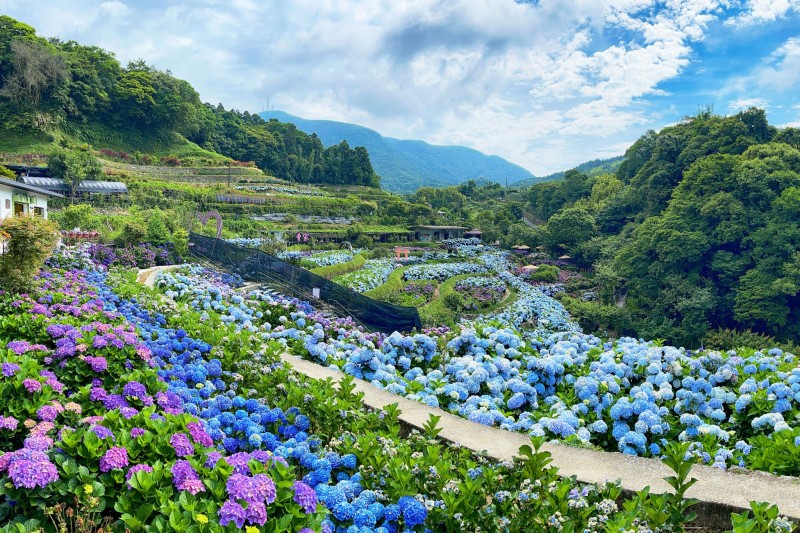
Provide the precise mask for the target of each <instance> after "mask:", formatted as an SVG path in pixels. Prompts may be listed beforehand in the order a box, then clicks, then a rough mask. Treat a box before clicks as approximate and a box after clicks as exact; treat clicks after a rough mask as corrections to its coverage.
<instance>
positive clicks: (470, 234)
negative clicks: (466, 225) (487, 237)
mask: <svg viewBox="0 0 800 533" xmlns="http://www.w3.org/2000/svg"><path fill="white" fill-rule="evenodd" d="M464 238H466V239H478V240H482V239H483V232H482V231H481V230H479V229H471V230H469V231H467V232H466V233H464Z"/></svg>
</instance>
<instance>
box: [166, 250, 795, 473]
mask: <svg viewBox="0 0 800 533" xmlns="http://www.w3.org/2000/svg"><path fill="white" fill-rule="evenodd" d="M481 259H482V261H483V264H482V265H479V266H481V267H482V268H483V269H484V270H487V269H491V270H493V271H494V272H496V273H498V277H499V278H501V279H502V280H503V281H504V282H505V283H506V284H508V285H510V286H512V287H515V288H516V289H517V290H519V291H520V296H519V298H518V300H517V301H515V302H514V303H513V304H511V305H510V306H508V307H506V308H504V309H502V310H501V311H500V312H498V313H496V314H492V315H488V316H481V317H479V318H477V319H475V320H473V321H470V322H465V323H462V327H461V328H460V329H459V330H457V331H454V332H448V333H446V334H444V335H437V334H431V335H425V334H414V335H401V334H399V333H395V334H392V335H389V336H384V335H380V334H376V333H371V334H365V333H363V332H361V331H359V330H358V329H356V328H344V327H338V326H337V325H330V323H329V321H328V320H326V319H322V318H321V317H319V316H317V315H315V314H314V313H313V312H312V313H310V314H309V313H308V312H307V311H308V310H305V311H298V314H297V315H296V316H295V317H294V318H293V317H286V318H285V319H283V322H282V324H281V325H280V326H279V327H277V328H273V327H271V326H270V327H268V328H265V327H263V326H259V325H258V321H257V320H255V321H254V319H253V318H252V317H253V316H254V315H253V314H252V313H253V309H255V308H256V306H255V305H254V304H253V303H251V302H249V301H247V300H246V299H242V297H241V296H238V295H237V296H234V298H235V299H236V301H237V302H238V303H237V304H236V305H237V306H238V307H237V308H236V309H234V311H233V312H230V313H228V314H225V313H226V311H224V310H223V314H222V316H221V320H223V321H228V322H231V323H239V324H241V325H242V327H247V328H251V329H252V330H253V331H262V333H261V335H262V337H263V338H264V339H265V340H266V339H271V340H278V341H279V342H282V343H284V344H285V345H286V347H287V350H289V351H290V352H292V353H296V354H299V355H302V356H304V357H306V358H309V359H311V360H314V361H316V362H318V363H321V364H324V365H327V366H332V367H336V368H338V369H341V370H343V371H344V372H346V373H348V374H351V375H353V376H356V377H359V378H363V379H366V380H368V381H371V382H372V383H373V384H375V385H376V386H378V387H381V388H384V389H386V390H387V391H390V392H392V393H395V394H399V395H402V396H405V397H407V398H410V399H413V400H417V401H420V402H423V403H426V404H428V405H431V406H436V407H442V408H444V409H446V410H448V411H450V412H452V413H455V414H458V415H460V416H463V417H465V418H468V419H470V420H473V421H476V422H479V423H482V424H486V425H494V426H499V427H502V428H505V429H509V430H514V431H523V432H526V433H529V434H531V435H532V436H543V437H546V438H548V439H562V440H565V441H567V442H572V443H576V444H581V445H592V446H598V447H601V448H603V449H606V450H613V451H622V452H624V453H628V454H632V455H641V456H659V455H661V453H662V450H663V449H664V447H665V445H667V444H668V443H670V442H690V443H691V447H690V450H691V453H693V454H695V455H697V457H698V458H699V459H700V460H701V461H702V462H703V463H706V464H710V465H714V466H717V467H720V468H727V467H730V466H742V467H748V468H754V469H760V470H768V471H772V472H776V473H781V474H788V475H798V474H799V473H800V449H799V448H798V447H797V444H798V443H800V424H798V413H799V412H800V411H799V410H798V406H799V404H800V368H798V364H797V361H796V359H795V356H794V355H792V354H784V353H782V352H781V351H780V350H777V349H776V350H771V351H769V352H756V351H752V350H750V351H748V350H742V351H740V352H738V353H737V352H727V353H718V352H697V353H693V352H690V351H687V350H683V349H679V348H675V347H664V346H658V345H657V344H656V343H653V342H645V341H642V340H637V339H631V338H623V339H620V340H618V341H616V342H613V343H612V342H604V341H603V340H601V339H599V338H597V337H594V336H591V335H585V334H583V333H581V332H580V330H579V328H578V326H577V325H576V324H574V323H573V322H571V320H570V318H569V316H568V315H567V313H566V311H565V310H564V308H563V307H562V306H561V304H559V303H558V302H557V301H555V300H553V299H552V298H550V297H549V296H547V295H546V293H545V292H543V291H542V290H540V289H538V288H535V287H531V286H530V285H528V284H527V283H525V282H524V281H522V280H520V279H519V278H517V277H516V276H513V275H512V274H510V273H509V272H508V271H507V270H506V269H505V267H507V266H508V265H507V264H506V263H505V262H504V258H503V257H502V256H498V255H487V256H484V257H482V258H481ZM450 265H460V264H459V263H443V264H437V265H432V266H433V267H435V268H436V270H433V272H441V269H440V267H443V266H447V267H450ZM426 266H427V265H426ZM412 268H416V267H409V269H408V270H407V271H406V272H408V271H409V270H411V269H412ZM461 268H462V267H461V266H456V267H454V268H452V272H460V270H461ZM431 271H432V270H428V272H431ZM166 276H169V275H166ZM165 279H168V278H165ZM487 279H489V278H487ZM481 283H485V282H481ZM194 286H195V287H202V283H200V280H195V285H194ZM195 290H196V291H199V293H202V291H203V289H201V288H196V289H195ZM240 300H241V301H240ZM223 301H224V298H223ZM190 303H191V304H192V305H193V306H195V307H197V308H198V309H206V307H203V306H207V305H208V303H207V302H206V303H202V302H201V301H199V300H197V299H193V300H191V302H190ZM264 329H267V331H263V330H264ZM776 454H778V455H780V456H781V457H782V458H783V460H782V461H774V460H772V459H771V458H773V457H775V456H776Z"/></svg>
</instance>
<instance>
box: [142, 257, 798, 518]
mask: <svg viewBox="0 0 800 533" xmlns="http://www.w3.org/2000/svg"><path fill="white" fill-rule="evenodd" d="M170 268H175V267H156V268H154V269H148V270H147V271H144V270H143V271H140V274H139V276H138V278H137V279H138V280H139V282H140V283H144V284H149V285H150V286H152V283H153V280H155V276H156V274H157V272H158V271H159V270H168V269H170ZM148 282H149V283H148ZM281 358H282V359H283V361H284V362H286V363H287V364H289V365H291V366H292V368H293V369H294V370H295V371H297V372H299V373H300V374H303V375H305V376H308V377H310V378H314V379H328V378H330V379H332V380H333V381H339V379H341V378H342V376H343V374H342V373H341V372H338V371H335V370H331V369H329V368H326V367H322V366H320V365H318V364H316V363H313V362H311V361H307V360H305V359H302V358H300V357H299V356H295V355H290V354H283V355H282V356H281ZM354 383H355V385H356V391H358V392H363V393H364V404H365V405H367V406H368V407H371V408H373V409H381V408H383V407H385V406H387V405H391V404H395V403H396V404H398V406H399V408H400V410H401V415H400V420H402V421H403V422H405V423H406V424H409V425H410V426H413V427H416V428H419V429H421V428H422V426H423V425H424V424H425V423H426V422H427V421H428V417H429V416H430V415H431V414H434V415H437V416H440V417H441V420H440V422H439V427H440V428H441V430H442V431H441V433H439V437H441V438H442V439H445V440H447V441H450V442H455V443H458V444H459V445H461V446H464V447H465V448H469V449H471V450H474V451H475V452H480V451H484V450H485V451H486V452H487V454H488V456H489V457H491V458H493V459H496V460H499V461H509V460H511V459H512V458H513V457H514V456H516V455H517V451H518V450H519V448H520V447H521V446H523V445H526V444H528V445H529V444H530V437H529V436H528V435H526V434H524V433H516V432H512V431H506V430H503V429H499V428H494V427H489V426H484V425H482V424H478V423H476V422H471V421H469V420H466V419H464V418H461V417H459V416H456V415H453V414H450V413H448V412H446V411H444V410H442V409H437V408H434V407H429V406H427V405H425V404H423V403H420V402H415V401H412V400H408V399H406V398H403V397H400V396H397V395H394V394H391V393H389V392H386V391H385V390H382V389H379V388H377V387H375V386H374V385H372V384H371V383H369V382H367V381H364V380H361V379H355V378H354ZM544 449H545V450H546V451H548V452H550V453H551V454H552V459H553V463H552V465H553V466H555V467H557V468H558V470H559V473H560V474H561V475H562V476H565V477H571V476H575V477H576V478H577V480H578V481H581V482H585V483H604V482H607V481H614V480H619V481H620V483H621V485H622V487H623V489H625V490H627V491H639V490H641V489H643V488H644V487H647V486H649V487H650V488H651V489H652V491H653V492H671V491H672V489H671V488H670V487H669V485H667V483H666V482H665V481H664V480H663V478H664V477H666V476H669V475H672V472H671V471H670V470H669V468H667V467H666V466H665V465H663V464H662V463H661V462H660V461H658V460H657V459H648V458H644V457H634V456H630V455H624V454H622V453H618V452H603V451H595V450H587V449H583V448H575V447H572V446H565V445H561V444H557V443H548V444H545V446H544ZM692 477H695V478H697V483H696V484H695V485H694V486H693V487H692V488H691V489H689V491H688V493H687V496H689V497H693V498H697V499H698V500H700V502H701V503H700V507H701V509H697V512H698V514H699V515H700V516H699V525H707V526H714V525H719V524H726V523H730V522H729V521H730V513H731V511H739V510H741V509H749V508H750V502H751V501H759V502H769V503H772V504H776V505H777V506H778V508H779V509H780V512H781V514H782V515H783V516H787V517H789V518H792V519H794V520H800V479H798V478H794V477H786V476H782V477H779V476H774V475H772V474H768V473H765V472H756V471H750V470H743V469H735V470H729V471H724V470H720V469H717V468H711V467H708V466H695V467H694V469H693V470H692Z"/></svg>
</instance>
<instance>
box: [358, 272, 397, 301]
mask: <svg viewBox="0 0 800 533" xmlns="http://www.w3.org/2000/svg"><path fill="white" fill-rule="evenodd" d="M405 271H406V267H400V268H396V269H395V270H393V271H392V273H391V274H389V278H388V279H387V280H386V283H384V284H383V285H379V286H377V287H375V288H374V289H372V290H371V291H367V292H365V293H364V296H369V297H370V298H372V299H373V300H386V299H387V298H388V297H389V296H391V295H392V294H394V293H396V292H397V291H401V290H403V274H404V273H405Z"/></svg>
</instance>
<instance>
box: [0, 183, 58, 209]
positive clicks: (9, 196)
mask: <svg viewBox="0 0 800 533" xmlns="http://www.w3.org/2000/svg"><path fill="white" fill-rule="evenodd" d="M48 198H62V195H60V194H58V193H54V192H51V191H46V190H44V189H40V188H39V187H33V186H31V185H26V184H24V183H20V182H18V181H14V180H10V179H8V178H3V177H0V218H8V217H12V216H36V217H44V218H47V199H48Z"/></svg>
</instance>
